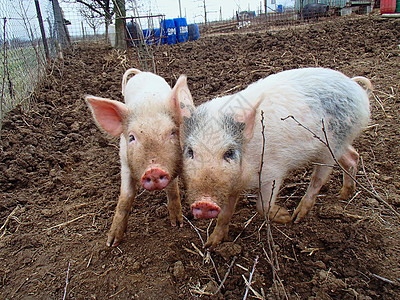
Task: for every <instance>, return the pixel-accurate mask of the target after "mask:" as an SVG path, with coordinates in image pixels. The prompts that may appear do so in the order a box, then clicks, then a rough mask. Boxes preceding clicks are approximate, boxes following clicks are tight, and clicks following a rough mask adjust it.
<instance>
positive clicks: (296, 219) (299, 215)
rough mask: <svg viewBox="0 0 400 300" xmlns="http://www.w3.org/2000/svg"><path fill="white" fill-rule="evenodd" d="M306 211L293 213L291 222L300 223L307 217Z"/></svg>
mask: <svg viewBox="0 0 400 300" xmlns="http://www.w3.org/2000/svg"><path fill="white" fill-rule="evenodd" d="M307 213H308V211H305V212H304V211H303V210H297V209H296V210H295V212H294V213H293V217H292V221H293V223H295V224H297V223H300V221H301V220H303V219H304V217H305V216H306V215H307Z"/></svg>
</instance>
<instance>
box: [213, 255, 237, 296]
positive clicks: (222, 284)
mask: <svg viewBox="0 0 400 300" xmlns="http://www.w3.org/2000/svg"><path fill="white" fill-rule="evenodd" d="M235 260H236V256H234V257H233V259H232V262H231V264H230V265H229V268H228V270H227V271H226V273H225V276H224V278H223V279H222V281H221V283H220V285H219V287H218V289H217V290H216V291H215V293H214V295H216V294H218V293H219V291H220V290H221V288H222V287H223V286H224V283H225V281H226V279H227V278H228V275H229V273H230V272H231V269H232V267H233V264H234V263H235Z"/></svg>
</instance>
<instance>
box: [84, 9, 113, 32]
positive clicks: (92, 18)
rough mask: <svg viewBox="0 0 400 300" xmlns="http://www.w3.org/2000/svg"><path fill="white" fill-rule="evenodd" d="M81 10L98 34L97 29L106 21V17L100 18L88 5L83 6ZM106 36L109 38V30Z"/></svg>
mask: <svg viewBox="0 0 400 300" xmlns="http://www.w3.org/2000/svg"><path fill="white" fill-rule="evenodd" d="M79 12H80V13H81V15H82V16H83V17H84V18H85V21H86V23H87V24H88V25H89V27H90V28H92V29H93V34H94V35H96V29H97V28H98V27H99V26H100V25H101V24H103V23H104V19H103V18H100V17H99V16H98V15H96V13H95V12H94V11H93V10H90V9H88V8H87V7H82V8H81V9H80V10H79ZM106 31H107V30H106ZM106 38H108V34H107V32H106Z"/></svg>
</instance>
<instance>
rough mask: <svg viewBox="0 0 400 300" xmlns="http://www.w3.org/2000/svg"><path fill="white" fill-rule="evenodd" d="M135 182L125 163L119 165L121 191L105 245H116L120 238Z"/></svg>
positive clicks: (134, 193)
mask: <svg viewBox="0 0 400 300" xmlns="http://www.w3.org/2000/svg"><path fill="white" fill-rule="evenodd" d="M136 190H137V183H136V182H135V181H134V180H133V178H132V177H131V172H130V170H129V168H128V166H127V165H124V164H122V166H121V191H120V196H119V199H118V204H117V208H116V210H115V214H114V218H113V222H112V224H111V228H110V231H109V233H108V237H107V246H108V247H111V246H112V247H116V246H118V245H119V243H120V242H121V240H122V237H123V235H124V232H125V230H126V227H127V224H128V218H129V213H130V212H131V209H132V204H133V200H134V199H135V195H136Z"/></svg>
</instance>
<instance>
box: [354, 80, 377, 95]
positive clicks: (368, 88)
mask: <svg viewBox="0 0 400 300" xmlns="http://www.w3.org/2000/svg"><path fill="white" fill-rule="evenodd" d="M351 80H353V81H355V82H357V83H358V84H360V83H361V84H363V85H364V88H365V90H366V91H367V92H368V93H370V92H372V91H373V89H374V87H373V86H372V83H371V81H369V79H368V78H365V77H362V76H356V77H353V78H351Z"/></svg>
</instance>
